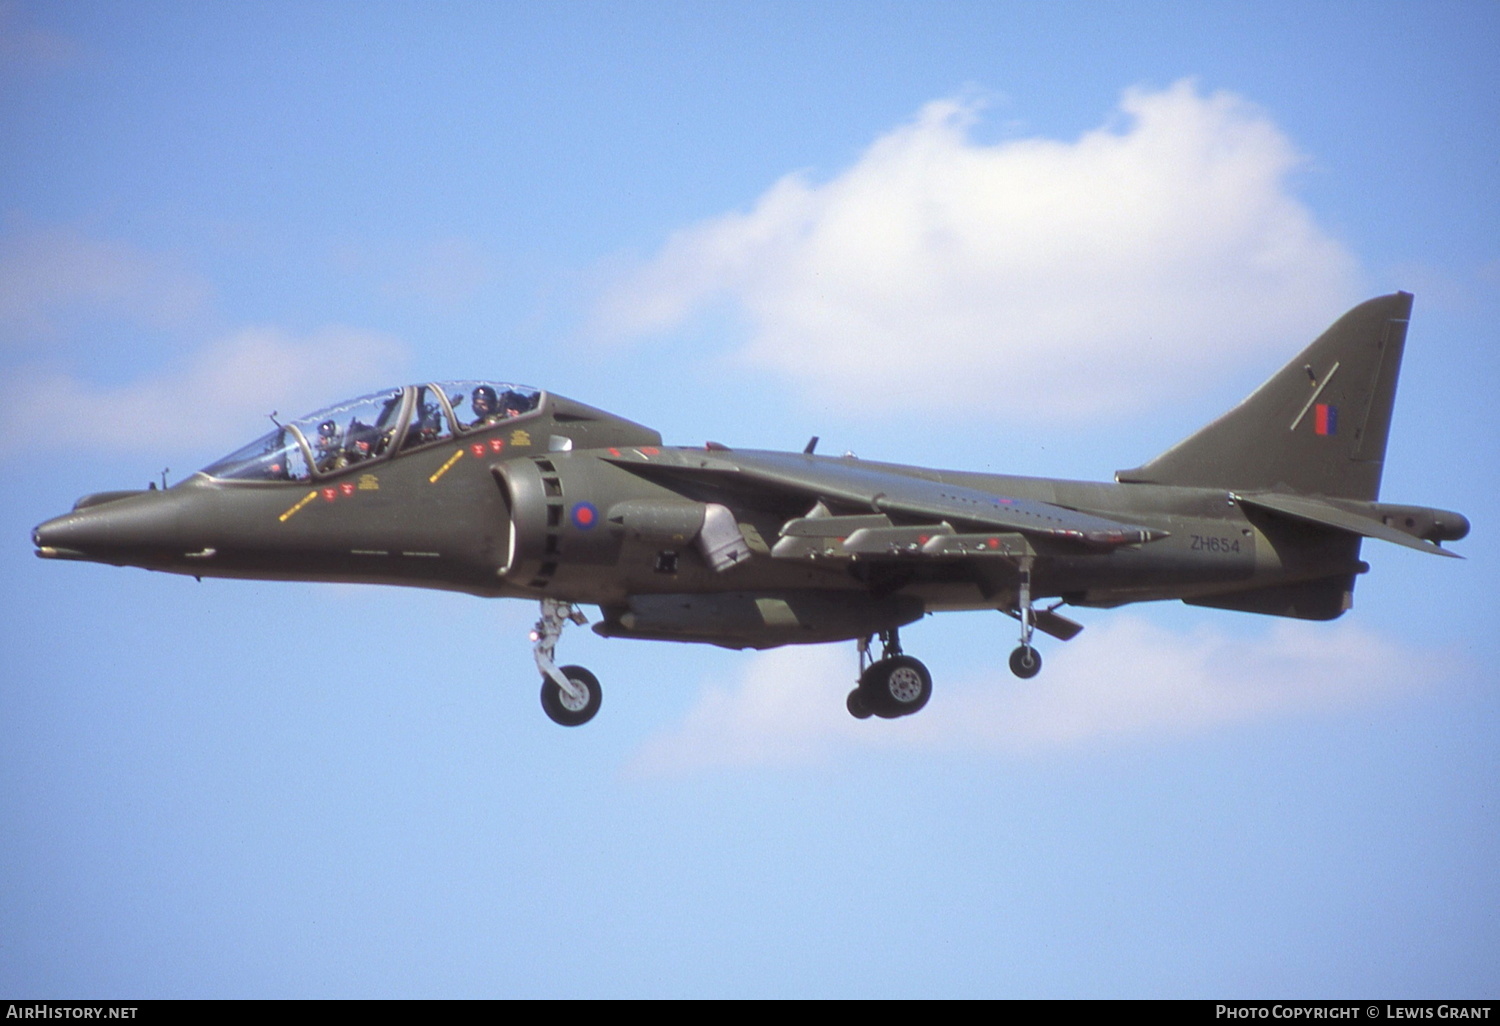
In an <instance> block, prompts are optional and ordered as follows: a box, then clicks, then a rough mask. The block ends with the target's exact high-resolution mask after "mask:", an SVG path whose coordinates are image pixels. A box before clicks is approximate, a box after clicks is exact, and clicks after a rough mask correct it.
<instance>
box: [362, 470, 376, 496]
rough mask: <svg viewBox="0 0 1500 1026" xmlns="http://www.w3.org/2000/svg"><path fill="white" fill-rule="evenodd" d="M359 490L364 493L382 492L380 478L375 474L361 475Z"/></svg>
mask: <svg viewBox="0 0 1500 1026" xmlns="http://www.w3.org/2000/svg"><path fill="white" fill-rule="evenodd" d="M359 490H360V491H362V492H378V491H380V478H378V477H376V476H375V475H374V474H361V475H359Z"/></svg>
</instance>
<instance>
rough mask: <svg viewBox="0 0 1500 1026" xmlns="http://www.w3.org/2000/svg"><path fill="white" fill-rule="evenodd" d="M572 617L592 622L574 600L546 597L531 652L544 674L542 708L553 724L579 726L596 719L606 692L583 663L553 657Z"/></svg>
mask: <svg viewBox="0 0 1500 1026" xmlns="http://www.w3.org/2000/svg"><path fill="white" fill-rule="evenodd" d="M569 620H571V621H572V622H573V623H576V624H578V625H579V626H580V627H581V626H583V625H584V624H586V623H588V622H589V621H588V617H586V616H584V615H583V613H582V612H581V611H580V610H578V609H576V608H574V606H573V604H572V603H571V602H562V601H560V600H558V599H553V598H545V599H542V618H541V619H540V620H538V621H537V622H536V626H535V627H533V628H532V630H531V640H532V642H534V644H533V646H532V651H531V654H532V656H533V657H535V659H536V668H537V669H538V670H540V671H541V673H542V711H543V712H545V713H546V714H547V716H548V717H550V718H551V720H552V722H553V723H558V724H561V725H562V726H564V727H578V726H582V725H583V724H585V723H587V722H588V721H589V720H591V719H593V718H594V714H595V713H597V712H598V711H599V704H600V702H601V701H602V700H603V698H604V692H603V691H602V690H601V689H600V687H599V678H598V677H595V676H594V675H593V674H592V673H590V672H589V671H588V670H585V669H584V668H583V667H582V666H558V665H557V663H556V662H554V661H553V659H552V654H553V651H554V650H555V649H556V648H557V641H558V639H559V638H561V637H562V632H563V628H564V627H566V626H567V625H568V621H569Z"/></svg>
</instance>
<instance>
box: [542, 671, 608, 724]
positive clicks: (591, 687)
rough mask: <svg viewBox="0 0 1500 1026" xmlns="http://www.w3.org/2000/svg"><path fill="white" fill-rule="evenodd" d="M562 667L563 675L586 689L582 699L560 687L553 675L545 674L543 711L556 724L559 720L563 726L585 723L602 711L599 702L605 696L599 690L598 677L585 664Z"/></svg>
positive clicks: (581, 689) (583, 690)
mask: <svg viewBox="0 0 1500 1026" xmlns="http://www.w3.org/2000/svg"><path fill="white" fill-rule="evenodd" d="M559 669H561V670H562V673H563V676H564V677H566V678H568V680H570V681H572V682H573V686H574V687H576V688H578V689H579V690H580V691H582V692H583V698H582V699H577V698H574V697H573V696H572V695H569V694H568V693H567V692H565V691H563V689H562V688H560V687H558V686H557V684H556V683H555V682H554V681H553V680H552V678H551V677H543V678H542V711H543V712H545V713H546V714H547V715H548V716H549V717H550V718H551V719H552V722H553V723H560V724H562V725H563V726H564V727H578V726H582V725H583V724H585V723H587V722H588V721H589V720H591V719H593V718H594V714H595V713H597V712H598V711H599V703H600V702H601V701H602V700H603V698H604V693H603V692H602V691H601V690H600V689H599V678H598V677H595V676H594V675H593V674H592V673H590V672H589V671H587V670H585V669H584V668H583V667H582V666H562V667H559Z"/></svg>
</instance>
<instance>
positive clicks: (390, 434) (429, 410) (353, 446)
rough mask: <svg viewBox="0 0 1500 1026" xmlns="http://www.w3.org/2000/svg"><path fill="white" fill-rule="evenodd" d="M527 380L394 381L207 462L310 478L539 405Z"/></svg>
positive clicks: (239, 477)
mask: <svg viewBox="0 0 1500 1026" xmlns="http://www.w3.org/2000/svg"><path fill="white" fill-rule="evenodd" d="M541 398H542V393H541V392H540V390H538V389H535V388H529V387H527V386H525V385H514V384H507V383H503V382H492V381H445V382H436V383H431V382H430V383H428V384H425V385H407V386H406V387H404V388H389V389H385V390H383V391H380V392H372V393H370V394H369V395H364V396H360V397H359V398H358V399H350V400H347V401H345V402H342V403H337V404H335V405H333V406H328V407H325V408H323V409H321V410H318V411H316V412H314V413H309V414H307V416H305V417H298V418H297V419H296V420H293V421H289V422H287V423H285V424H278V425H277V426H276V428H275V430H273V431H271V432H269V433H268V434H266V435H264V436H262V437H261V438H258V439H256V440H255V441H254V442H251V443H250V444H249V445H247V446H245V447H244V448H242V449H239V450H237V451H235V452H233V453H231V454H230V455H228V456H226V457H224V458H223V459H221V460H219V461H218V462H216V463H213V464H211V465H209V466H207V467H205V468H203V473H205V474H207V475H208V476H209V477H216V478H223V479H227V480H231V481H308V480H311V479H312V478H314V477H321V476H323V475H327V474H334V473H337V472H339V471H341V470H344V469H346V468H348V467H352V466H357V465H360V464H364V463H368V462H370V461H373V460H380V459H384V458H385V457H387V456H389V455H392V454H394V453H396V452H398V451H399V452H402V453H405V452H407V451H410V450H414V449H419V448H422V447H424V446H427V445H432V444H435V443H437V442H441V441H444V440H446V439H451V438H453V436H454V435H455V434H456V433H459V432H468V431H477V430H482V429H484V428H487V427H489V426H491V425H494V424H497V423H500V422H501V421H505V420H509V419H512V418H515V417H522V416H525V415H527V414H529V413H532V412H534V411H535V410H536V409H537V407H538V406H539V405H540V404H541Z"/></svg>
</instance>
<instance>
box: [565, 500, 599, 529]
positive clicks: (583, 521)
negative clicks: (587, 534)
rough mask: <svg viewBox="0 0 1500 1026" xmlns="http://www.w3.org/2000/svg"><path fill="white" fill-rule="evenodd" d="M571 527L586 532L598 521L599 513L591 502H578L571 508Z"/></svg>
mask: <svg viewBox="0 0 1500 1026" xmlns="http://www.w3.org/2000/svg"><path fill="white" fill-rule="evenodd" d="M571 515H572V517H573V526H574V527H576V528H578V529H579V530H580V531H587V530H588V529H589V528H591V527H593V526H594V524H596V523H598V521H599V511H598V509H596V508H595V507H594V504H593V503H592V502H580V503H577V504H575V505H574V506H573V512H572V514H571Z"/></svg>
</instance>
